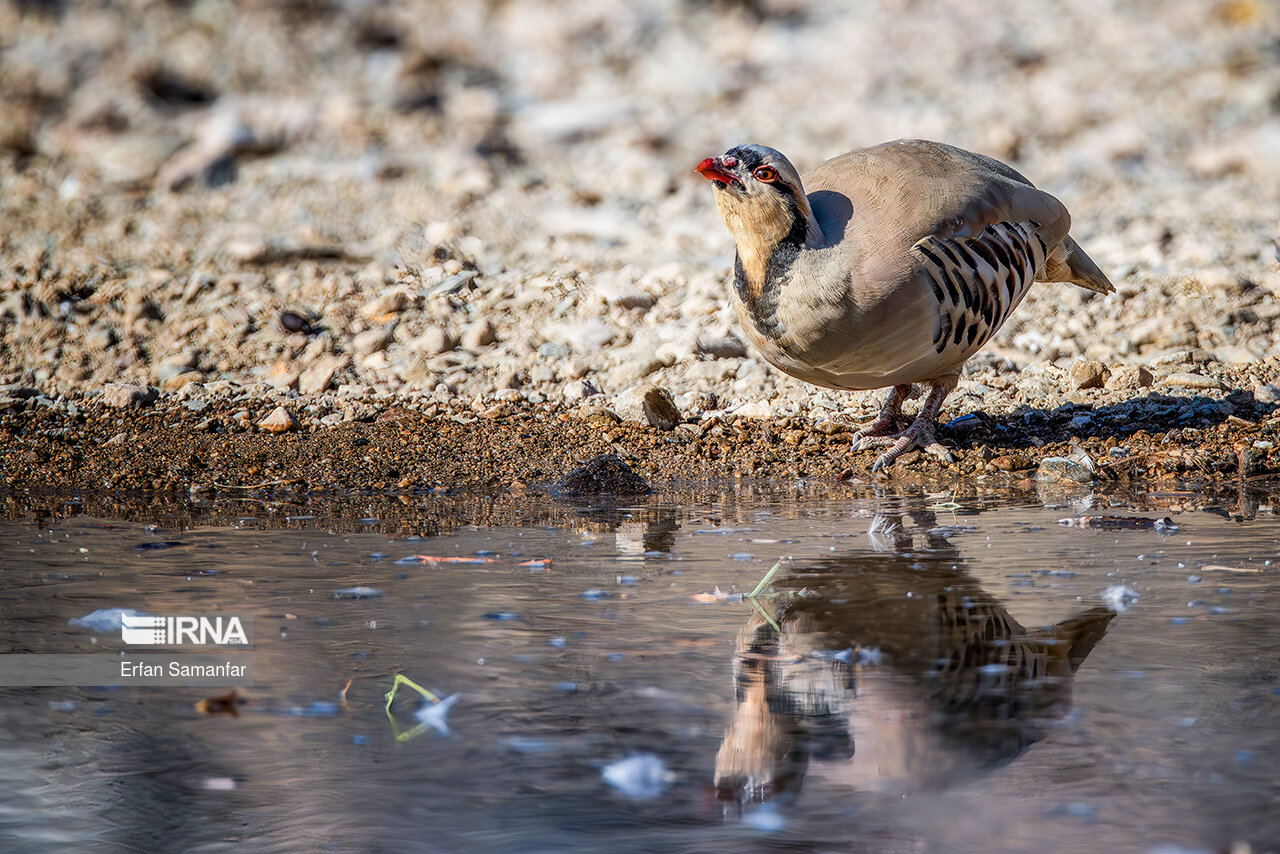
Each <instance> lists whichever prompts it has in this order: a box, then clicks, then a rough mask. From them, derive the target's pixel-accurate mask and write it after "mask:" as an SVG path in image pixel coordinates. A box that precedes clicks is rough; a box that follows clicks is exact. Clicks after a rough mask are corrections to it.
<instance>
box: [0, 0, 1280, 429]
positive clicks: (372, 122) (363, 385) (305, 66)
mask: <svg viewBox="0 0 1280 854" xmlns="http://www.w3.org/2000/svg"><path fill="white" fill-rule="evenodd" d="M898 137H924V138H931V139H937V140H942V141H946V142H950V143H953V144H956V145H960V146H963V147H967V148H971V149H973V150H976V151H980V152H984V153H987V154H990V155H993V156H995V157H998V158H1001V159H1004V160H1006V161H1008V162H1010V163H1011V164H1013V165H1014V166H1015V167H1016V168H1018V169H1019V170H1021V171H1022V172H1023V173H1024V174H1026V175H1027V176H1028V177H1029V178H1030V179H1031V180H1032V181H1033V182H1035V183H1036V184H1037V185H1038V186H1042V187H1045V188H1046V189H1048V190H1050V191H1051V192H1053V193H1055V194H1056V195H1058V196H1059V197H1060V198H1062V199H1063V201H1064V202H1066V204H1067V205H1068V207H1069V208H1070V209H1071V210H1072V212H1073V216H1074V223H1075V225H1074V227H1073V233H1074V234H1075V235H1076V237H1077V238H1078V239H1079V240H1080V242H1081V243H1082V244H1083V245H1084V246H1086V248H1087V249H1088V250H1089V252H1090V254H1091V255H1093V257H1094V258H1095V259H1096V260H1097V261H1098V262H1099V263H1100V264H1101V265H1102V266H1103V268H1104V269H1106V270H1107V271H1108V272H1109V273H1110V274H1111V277H1112V279H1113V280H1114V281H1115V282H1116V284H1117V285H1118V286H1119V288H1120V296H1119V297H1111V298H1110V299H1109V300H1105V301H1104V300H1092V299H1089V296H1088V295H1087V294H1084V293H1083V292H1079V291H1077V290H1076V289H1067V288H1046V287H1042V288H1039V289H1038V290H1037V292H1036V293H1034V294H1033V295H1032V297H1030V298H1029V299H1028V300H1027V302H1026V303H1025V304H1024V307H1023V308H1022V309H1021V310H1020V311H1019V312H1018V314H1017V316H1016V317H1015V319H1014V321H1013V322H1011V323H1010V324H1009V325H1008V326H1007V327H1006V329H1005V331H1004V332H1003V333H1002V334H1001V336H1000V337H999V339H997V341H996V342H995V343H994V346H993V347H992V348H991V354H992V355H991V356H990V357H987V358H986V360H985V361H983V360H982V359H979V360H976V361H975V363H974V364H973V367H972V371H977V372H982V371H987V372H991V373H994V374H999V373H1002V372H1016V371H1018V370H1021V369H1023V368H1025V367H1026V366H1028V365H1032V364H1037V363H1043V364H1045V365H1050V366H1054V365H1056V366H1059V367H1061V366H1064V365H1068V364H1069V363H1070V361H1071V360H1073V359H1075V358H1080V357H1084V356H1088V357H1090V358H1097V359H1101V360H1104V361H1108V362H1112V363H1115V362H1133V361H1143V360H1148V361H1149V360H1150V359H1152V358H1155V357H1156V356H1158V355H1159V354H1161V353H1167V352H1169V351H1172V350H1176V349H1178V348H1198V349H1201V350H1204V351H1206V352H1208V353H1210V354H1211V355H1212V357H1213V358H1216V359H1217V360H1219V361H1223V362H1229V363H1250V362H1252V361H1257V360H1262V359H1265V357H1266V356H1267V355H1268V354H1269V353H1272V352H1275V351H1276V350H1277V349H1280V348H1278V347H1277V344H1278V343H1280V342H1277V341H1276V332H1275V331H1274V329H1273V326H1274V322H1275V320H1276V317H1277V316H1278V315H1280V307H1277V304H1276V295H1277V293H1278V292H1280V278H1278V275H1280V274H1278V273H1277V263H1276V254H1275V253H1276V249H1275V246H1274V239H1275V237H1276V233H1277V222H1278V221H1280V4H1277V3H1275V2H1263V0H1224V2H1205V0H1182V1H1181V2H1174V0H1159V2H1157V1H1156V0H1148V1H1147V2H1143V0H1078V1H1077V2H1073V3H1069V4H1059V3H1048V2H1025V0H1017V1H1016V2H1015V0H1002V1H1001V2H990V3H981V4H957V3H945V2H927V0H874V2H872V0H867V2H852V3H822V2H802V0H742V1H741V2H728V0H726V2H714V1H713V0H628V2H620V0H565V2H519V0H508V1H507V2H502V1H501V0H497V1H496V2H467V3H460V2H458V3H449V2H403V3H394V4H392V3H380V2H359V0H349V2H340V0H335V2H323V0H313V2H307V0H296V2H239V3H230V2H218V0H196V2H158V1H155V2H153V1H150V0H129V1H128V2H118V3H73V2H67V3H58V2H13V0H8V2H0V330H2V332H3V338H2V339H0V358H3V364H2V365H0V368H2V369H3V373H4V377H3V379H5V380H7V381H9V382H14V381H19V382H28V383H34V384H38V385H41V386H42V387H45V388H48V389H52V390H58V391H64V392H65V391H68V390H75V389H87V388H94V387H96V385H97V384H100V383H101V382H103V381H106V380H114V379H121V378H123V379H130V380H133V381H138V382H146V383H151V384H154V385H166V384H167V387H169V388H170V389H171V390H178V389H181V388H182V387H183V386H184V385H186V384H187V383H190V382H193V381H194V382H203V383H209V382H212V381H215V380H231V381H234V382H236V383H240V384H255V383H256V384H259V386H260V389H261V390H262V391H263V393H273V394H274V393H279V394H290V393H292V392H294V391H302V392H304V393H309V394H323V393H326V392H333V391H335V390H336V389H338V387H340V386H344V385H345V386H347V387H348V388H347V393H348V394H353V393H356V392H359V393H364V394H368V393H375V394H381V393H388V392H396V393H410V394H417V395H424V396H435V397H458V396H463V397H474V396H486V397H494V396H496V397H498V398H499V399H504V398H505V399H511V400H515V399H517V398H522V399H527V400H532V401H534V402H541V401H544V400H553V401H554V400H556V399H560V398H566V399H570V400H572V399H575V398H580V397H582V396H584V395H590V394H591V393H592V392H593V390H599V391H603V392H604V393H606V394H612V393H616V392H619V391H621V390H623V389H625V388H627V387H628V386H630V385H633V384H635V383H636V382H639V381H641V380H646V381H648V380H649V379H653V380H655V381H658V382H661V383H664V384H666V385H667V386H669V387H671V389H672V391H673V392H675V393H677V394H683V395H685V396H686V397H685V400H684V401H683V402H684V403H685V404H686V405H693V404H692V403H691V402H690V401H691V399H690V398H689V397H688V396H689V395H695V396H696V395H699V394H705V393H706V392H708V391H709V390H717V393H718V394H719V395H720V396H721V397H728V398H731V399H732V401H733V402H742V401H746V400H751V399H755V398H757V397H758V398H760V399H761V400H765V401H767V400H774V401H775V402H776V401H777V400H779V399H784V400H785V399H792V398H794V399H799V398H801V397H803V396H805V395H807V394H808V392H806V391H805V390H804V389H803V387H802V386H800V384H798V383H794V382H792V381H790V380H787V379H785V378H782V377H780V376H779V375H777V374H776V373H775V372H773V371H772V369H770V368H767V367H766V366H764V365H762V364H760V363H758V362H757V361H756V360H754V359H752V358H751V357H750V355H749V354H747V353H746V352H745V350H744V349H743V348H742V345H741V343H740V342H739V341H738V340H737V339H736V338H735V337H734V334H733V326H734V322H733V317H732V313H731V310H730V308H729V307H728V304H727V300H726V294H725V290H724V288H725V285H724V281H725V277H726V275H727V273H728V270H729V267H730V264H731V262H732V252H733V248H732V243H731V241H730V239H729V235H728V233H727V232H726V231H725V230H724V228H723V226H722V225H721V223H720V221H719V219H718V217H717V215H716V213H715V210H714V205H713V203H712V199H711V193H710V192H709V191H708V189H707V187H706V186H705V182H703V181H701V180H700V179H698V178H697V176H696V175H694V174H693V173H692V167H693V165H694V164H696V163H697V162H698V161H699V160H701V159H702V158H703V157H706V156H709V155H713V154H717V153H720V152H722V151H724V150H725V149H726V148H727V147H729V146H731V145H734V144H737V143H741V142H745V141H753V142H759V143H763V144H766V145H770V146H773V147H776V148H778V149H780V150H782V151H783V152H784V153H786V154H787V155H788V156H789V157H790V158H791V159H792V161H793V162H794V163H795V164H796V165H797V166H798V167H799V169H800V170H801V171H802V172H803V171H805V170H807V169H810V168H813V167H814V166H816V165H817V164H818V163H820V162H821V161H822V160H824V159H826V158H828V157H831V156H834V155H836V154H839V153H841V152H843V151H846V150H848V149H850V148H855V147H859V146H865V145H872V144H876V143H879V142H882V141H885V140H890V139H894V138H898ZM317 368H318V369H317ZM312 369H317V370H312ZM309 370H312V373H311V374H308V373H307V372H308V371H309ZM303 377H308V379H306V380H302V378H303ZM353 390H355V391H353ZM962 392H963V389H962ZM723 402H724V401H721V403H723Z"/></svg>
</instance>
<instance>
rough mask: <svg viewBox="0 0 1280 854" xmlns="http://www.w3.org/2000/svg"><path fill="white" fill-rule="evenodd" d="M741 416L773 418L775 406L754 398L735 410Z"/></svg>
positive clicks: (734, 412)
mask: <svg viewBox="0 0 1280 854" xmlns="http://www.w3.org/2000/svg"><path fill="white" fill-rule="evenodd" d="M733 414H734V415H737V416H738V417H739V418H772V417H773V407H772V406H770V405H769V404H768V403H766V402H764V401H763V400H752V401H748V402H747V403H744V404H742V405H741V406H739V407H738V408H737V409H735V410H733Z"/></svg>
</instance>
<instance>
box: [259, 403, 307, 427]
mask: <svg viewBox="0 0 1280 854" xmlns="http://www.w3.org/2000/svg"><path fill="white" fill-rule="evenodd" d="M258 429H259V430H263V431H265V432H267V433H287V432H289V431H290V430H296V429H298V422H297V421H296V420H295V419H294V417H293V415H292V414H291V413H290V412H289V410H287V409H285V408H284V407H283V406H277V407H276V408H275V409H273V410H271V414H270V415H268V416H267V417H266V418H264V419H262V420H261V421H259V422H258Z"/></svg>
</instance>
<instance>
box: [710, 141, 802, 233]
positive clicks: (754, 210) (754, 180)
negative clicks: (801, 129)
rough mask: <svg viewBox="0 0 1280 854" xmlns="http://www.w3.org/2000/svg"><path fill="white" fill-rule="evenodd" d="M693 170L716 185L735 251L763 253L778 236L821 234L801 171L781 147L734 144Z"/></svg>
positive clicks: (718, 205) (721, 212) (718, 203)
mask: <svg viewBox="0 0 1280 854" xmlns="http://www.w3.org/2000/svg"><path fill="white" fill-rule="evenodd" d="M695 171H696V172H697V173H698V174H699V175H701V176H702V177H704V178H706V179H707V180H708V181H710V182H711V184H712V186H713V187H714V188H715V197H716V206H717V207H718V208H719V209H720V216H721V218H722V219H723V220H724V223H725V225H727V226H728V227H729V231H730V232H731V233H732V234H733V237H734V241H735V242H736V243H737V244H738V251H739V253H743V252H744V250H748V251H751V250H755V251H764V252H766V253H767V252H770V251H772V248H773V247H775V246H777V245H778V244H779V243H781V242H783V241H792V242H795V243H797V244H804V243H806V242H812V241H813V240H815V239H819V240H820V239H821V232H820V231H818V230H817V225H816V223H814V222H813V216H812V212H811V209H810V207H809V200H808V198H807V197H806V196H805V194H804V187H803V185H801V183H800V174H799V173H798V172H796V167H794V166H792V165H791V161H790V160H788V159H787V158H786V157H785V156H783V154H782V152H780V151H775V150H774V149H772V148H766V147H765V146H763V145H738V146H734V147H733V148H731V149H729V150H728V151H726V152H725V153H724V154H721V155H720V156H719V157H708V158H707V159H706V160H704V161H702V162H701V163H699V164H698V165H697V167H695ZM811 224H812V229H811V227H810V226H811ZM812 232H817V233H816V234H815V233H812Z"/></svg>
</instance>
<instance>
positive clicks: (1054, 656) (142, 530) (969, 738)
mask: <svg viewBox="0 0 1280 854" xmlns="http://www.w3.org/2000/svg"><path fill="white" fill-rule="evenodd" d="M477 500H479V499H477ZM1136 501H1137V499H1133V498H1126V497H1124V496H1112V497H1110V498H1107V499H1103V498H1100V497H1086V496H1075V497H1074V498H1071V499H1069V500H1068V499H1065V498H1064V499H1061V500H1052V499H1050V500H1043V499H1042V500H1036V499H1035V498H1034V497H1029V496H1025V495H1023V496H1013V495H1007V496H1001V495H999V494H989V495H987V496H984V497H982V498H968V499H965V498H961V499H958V500H953V496H950V495H925V494H916V495H893V494H887V493H878V494H877V493H872V492H862V493H859V492H855V491H852V490H851V492H850V495H849V496H847V497H843V498H839V499H837V498H833V497H830V496H828V497H818V498H815V497H811V496H805V495H796V494H795V493H794V492H793V491H792V492H788V491H785V490H779V491H777V492H770V491H768V490H764V491H757V492H753V493H745V492H744V493H729V494H722V495H714V496H711V497H706V498H702V499H696V498H689V497H687V496H659V497H655V498H653V499H652V500H649V499H646V500H642V501H640V502H637V503H633V504H622V505H609V504H599V505H579V506H568V507H560V508H559V510H558V511H557V512H556V513H550V514H549V513H547V512H545V508H541V509H538V510H536V511H535V510H531V511H530V512H529V513H528V517H527V519H525V520H522V519H521V518H520V517H521V514H520V513H519V512H518V510H517V511H514V512H512V511H510V508H508V511H507V512H504V513H503V514H502V517H501V521H502V522H503V524H493V525H482V526H481V525H463V526H461V527H457V528H453V529H452V530H447V531H446V532H445V533H441V534H439V535H438V536H423V537H418V536H413V535H411V534H409V533H408V532H411V531H414V530H435V529H436V528H437V527H440V526H439V525H438V524H436V522H438V521H439V520H438V519H436V520H434V521H433V522H432V523H431V524H427V523H425V522H424V523H423V524H421V525H418V526H415V525H413V524H401V523H399V522H398V523H397V524H395V525H388V524H386V523H383V522H381V521H380V520H379V519H375V518H364V519H363V521H362V520H361V519H360V518H352V517H350V516H349V515H347V516H344V517H343V518H341V519H335V518H333V517H332V516H329V515H326V513H325V512H324V511H323V510H322V509H317V508H292V509H290V508H285V509H283V510H282V509H280V508H268V507H266V506H265V505H260V504H253V503H246V504H245V507H244V511H243V513H242V514H241V515H238V516H236V517H235V518H222V519H220V520H219V521H220V522H221V524H194V525H193V524H192V522H193V519H192V517H189V516H188V517H178V516H173V515H170V514H166V513H164V512H160V513H159V514H158V515H157V516H156V517H154V518H149V519H148V518H146V512H145V511H136V512H133V513H130V514H121V515H128V516H129V517H130V518H129V519H122V518H104V517H102V516H101V515H97V516H85V515H74V511H75V509H76V506H75V504H74V503H71V504H69V505H68V506H67V508H66V510H67V511H68V515H62V514H58V515H59V518H57V519H52V520H51V519H47V518H46V519H42V520H40V521H33V520H32V519H30V518H28V519H21V518H20V519H17V520H14V521H9V522H3V523H0V550H2V551H0V553H2V554H3V556H4V561H3V567H2V568H0V614H2V615H3V622H2V623H0V628H2V634H0V652H76V651H83V652H91V651H93V650H95V649H100V648H101V647H102V646H107V647H110V648H112V649H116V648H119V647H120V646H121V644H120V642H119V639H118V636H116V637H112V636H111V632H100V633H95V632H93V631H90V630H87V629H84V628H79V627H77V626H74V625H71V624H69V623H68V621H69V620H71V619H73V618H77V617H83V616H84V615H86V614H89V613H91V612H93V611H95V610H97V609H101V608H116V607H121V608H135V609H138V610H140V611H144V612H147V613H164V612H166V611H177V612H187V611H215V610H221V611H228V612H246V613H251V614H252V615H253V616H254V620H255V626H254V628H255V646H254V659H255V675H256V684H255V685H254V686H252V687H251V688H248V689H245V690H244V691H243V701H244V702H243V704H242V705H239V706H237V709H236V711H237V712H238V714H235V715H231V714H202V713H200V712H199V711H197V708H196V703H197V701H199V700H201V699H203V698H207V697H209V696H210V695H213V694H221V693H222V690H221V689H214V690H210V689H200V688H122V689H102V688H98V689H95V688H9V689H0V755H2V759H0V848H2V849H3V850H6V851H48V850H69V851H136V850H161V849H164V850H181V851H228V850H253V851H296V850H318V851H344V852H346V851H431V852H434V851H510V852H517V851H519V852H526V851H547V852H551V851H599V850H604V849H609V850H616V851H633V850H634V851H690V852H694V851H719V850H734V851H752V850H761V851H772V850H796V851H849V850H870V851H929V852H932V851H938V852H952V851H955V852H969V851H973V852H989V851H993V850H997V851H1005V850H1007V851H1047V852H1057V851H1060V852H1112V851H1143V852H1145V851H1166V852H1168V851H1188V852H1189V851H1217V850H1222V849H1224V848H1225V847H1226V846H1228V845H1230V844H1231V843H1232V842H1233V841H1242V840H1243V841H1248V842H1250V843H1251V844H1252V845H1253V848H1254V850H1255V851H1262V850H1268V846H1270V848H1271V850H1275V849H1276V847H1277V845H1280V770H1278V767H1277V758H1280V726H1278V725H1280V619H1278V618H1280V580H1278V577H1280V520H1278V519H1277V516H1276V514H1275V511H1274V509H1273V508H1272V507H1271V506H1270V505H1269V504H1267V503H1266V501H1265V498H1264V499H1263V500H1262V501H1261V503H1259V502H1258V501H1257V500H1255V501H1252V502H1244V503H1241V504H1240V505H1238V506H1235V507H1230V508H1225V509H1224V507H1223V506H1222V505H1221V503H1219V504H1217V505H1213V506H1206V502H1204V501H1200V500H1197V499H1196V498H1195V497H1194V496H1165V497H1164V498H1163V499H1161V498H1160V497H1156V498H1155V499H1153V498H1152V497H1151V496H1145V497H1143V498H1142V509H1138V504H1137V503H1136ZM397 512H401V513H403V514H405V515H406V516H410V517H411V516H412V508H404V507H401V509H400V510H399V511H397ZM19 515H20V514H19ZM1104 517H1123V518H1125V519H1128V520H1129V521H1111V520H1109V519H1108V518H1104ZM1164 517H1168V518H1169V520H1170V521H1171V522H1172V523H1173V525H1175V526H1176V529H1174V528H1166V527H1165V526H1164V525H1163V524H1162V525H1161V526H1160V527H1159V529H1156V528H1153V527H1151V526H1150V524H1149V523H1146V522H1138V523H1134V522H1133V521H1132V520H1134V519H1145V520H1157V519H1163V518H1164ZM469 518H474V517H469ZM1062 520H1071V524H1063V522H1062ZM196 521H199V520H198V519H197V520H196ZM1082 526H1086V527H1082ZM445 527H446V528H447V527H448V526H445ZM156 544H160V546H159V547H147V546H155V545H156ZM415 556H419V557H415ZM427 558H433V559H439V558H462V559H466V560H465V561H456V560H455V561H441V560H428V559H427ZM783 558H789V560H787V561H785V562H784V564H783V566H782V567H780V568H779V570H778V571H777V572H776V573H775V575H774V576H773V577H772V578H771V579H770V581H769V583H768V584H767V585H765V586H764V588H762V590H761V591H760V593H761V595H760V596H759V597H758V598H755V599H754V600H753V599H750V598H746V597H744V596H743V595H742V594H744V593H748V592H751V591H752V590H753V589H754V588H755V587H756V586H757V583H758V582H759V581H760V580H761V579H762V578H764V577H765V576H766V574H767V573H768V571H769V570H770V568H771V567H772V566H774V565H775V564H776V563H777V562H778V561H779V560H780V559H783ZM349 588H371V590H364V591H361V592H362V593H363V595H362V596H360V597H359V598H351V596H352V595H354V594H345V593H341V592H340V591H345V590H348V589H349ZM1108 590H1110V591H1111V592H1110V594H1107V591H1108ZM1104 594H1107V595H1109V597H1110V598H1109V600H1108V599H1105V598H1104ZM1134 594H1136V596H1137V600H1136V602H1132V604H1131V605H1130V607H1128V608H1127V610H1124V611H1123V613H1119V614H1117V613H1115V609H1114V607H1113V605H1114V604H1115V603H1117V602H1120V603H1122V604H1123V603H1124V602H1125V601H1127V600H1128V599H1131V598H1132V596H1133V595H1134ZM396 673H403V674H404V675H405V676H407V677H409V678H410V679H412V680H414V681H415V682H417V683H419V684H420V685H422V686H423V687H425V688H427V689H429V690H430V691H432V692H434V693H435V695H437V696H438V697H441V698H443V697H449V696H452V695H454V694H457V695H458V697H457V698H456V700H455V701H454V704H453V705H452V706H451V707H449V708H448V710H447V713H444V714H437V715H436V716H435V717H434V718H433V719H432V720H431V721H428V723H427V724H425V725H421V726H419V720H418V718H417V717H416V713H417V712H418V711H420V710H421V709H425V708H429V707H430V705H431V704H430V703H429V702H428V701H426V700H422V699H421V698H419V697H418V695H417V694H416V693H415V692H413V691H412V690H410V689H406V688H404V687H402V688H401V689H399V691H398V693H397V702H396V704H395V705H394V706H393V708H392V712H393V716H392V719H389V718H388V716H387V715H386V714H385V712H384V699H383V698H384V695H385V693H386V692H387V691H388V690H389V689H390V688H391V686H392V679H393V677H394V674H396ZM344 689H345V690H344ZM437 712H439V710H437ZM431 723H435V724H436V725H435V726H432V725H431ZM397 736H399V738H397ZM628 759H630V760H631V761H630V763H628V764H619V763H620V762H623V761H624V760H628ZM1161 846H1165V847H1163V848H1162V847H1161Z"/></svg>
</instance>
